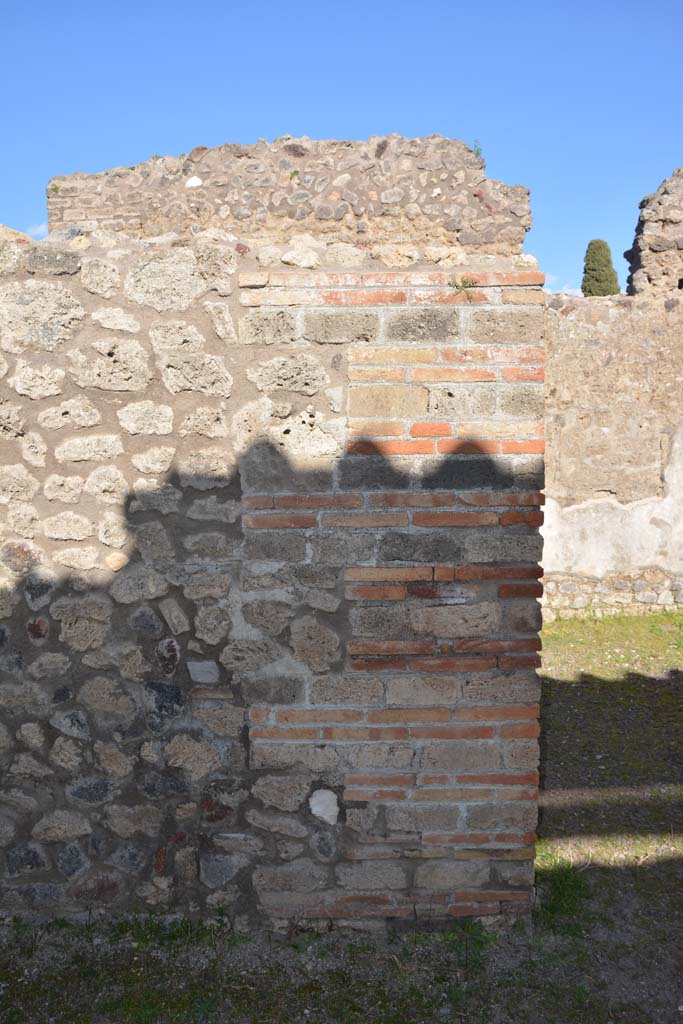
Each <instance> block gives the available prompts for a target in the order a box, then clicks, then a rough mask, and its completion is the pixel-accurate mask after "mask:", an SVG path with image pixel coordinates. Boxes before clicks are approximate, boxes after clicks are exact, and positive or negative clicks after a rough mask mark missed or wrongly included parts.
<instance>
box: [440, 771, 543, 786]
mask: <svg viewBox="0 0 683 1024" xmlns="http://www.w3.org/2000/svg"><path fill="white" fill-rule="evenodd" d="M458 782H463V783H469V784H470V785H472V784H477V783H482V784H483V785H485V786H520V785H524V783H528V782H531V783H537V782H538V772H520V773H517V774H515V773H508V774H504V773H503V774H491V775H483V774H481V775H473V774H467V775H458Z"/></svg>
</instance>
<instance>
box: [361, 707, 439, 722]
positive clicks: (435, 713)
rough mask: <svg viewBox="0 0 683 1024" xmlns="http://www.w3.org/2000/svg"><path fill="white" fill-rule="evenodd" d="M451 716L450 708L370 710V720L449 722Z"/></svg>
mask: <svg viewBox="0 0 683 1024" xmlns="http://www.w3.org/2000/svg"><path fill="white" fill-rule="evenodd" d="M450 718H451V709H450V708H383V709H382V710H381V711H368V722H400V723H401V724H403V725H407V724H408V723H410V722H448V721H450Z"/></svg>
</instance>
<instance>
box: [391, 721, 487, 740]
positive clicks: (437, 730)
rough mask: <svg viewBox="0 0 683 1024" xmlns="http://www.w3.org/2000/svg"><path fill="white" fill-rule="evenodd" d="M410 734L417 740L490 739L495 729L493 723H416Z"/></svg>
mask: <svg viewBox="0 0 683 1024" xmlns="http://www.w3.org/2000/svg"><path fill="white" fill-rule="evenodd" d="M410 735H411V737H412V739H416V740H489V739H491V738H492V737H493V736H494V735H495V729H494V728H493V726H492V725H415V726H413V727H412V728H411V730H410Z"/></svg>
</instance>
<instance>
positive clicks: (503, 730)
mask: <svg viewBox="0 0 683 1024" xmlns="http://www.w3.org/2000/svg"><path fill="white" fill-rule="evenodd" d="M540 733H541V728H540V726H539V724H538V722H529V723H528V724H522V723H520V724H518V725H501V727H500V733H499V735H500V737H501V739H510V740H527V739H529V740H532V739H535V738H536V737H537V736H539V735H540Z"/></svg>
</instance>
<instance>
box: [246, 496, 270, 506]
mask: <svg viewBox="0 0 683 1024" xmlns="http://www.w3.org/2000/svg"><path fill="white" fill-rule="evenodd" d="M272 507H273V496H272V494H245V495H244V497H243V498H242V508H249V509H252V508H253V509H262V508H272Z"/></svg>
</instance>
